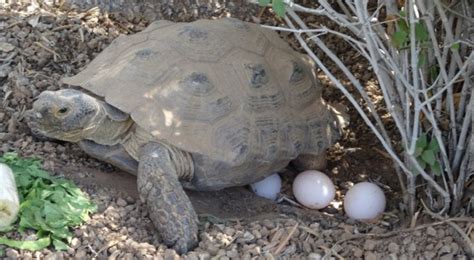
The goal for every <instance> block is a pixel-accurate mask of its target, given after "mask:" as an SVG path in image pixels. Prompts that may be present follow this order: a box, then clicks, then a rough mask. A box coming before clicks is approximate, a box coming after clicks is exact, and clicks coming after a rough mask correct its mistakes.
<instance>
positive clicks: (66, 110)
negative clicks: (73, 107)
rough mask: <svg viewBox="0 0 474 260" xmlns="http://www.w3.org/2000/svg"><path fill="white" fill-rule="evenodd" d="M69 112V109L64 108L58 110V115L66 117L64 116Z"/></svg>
mask: <svg viewBox="0 0 474 260" xmlns="http://www.w3.org/2000/svg"><path fill="white" fill-rule="evenodd" d="M68 111H69V109H68V108H67V107H62V108H60V109H58V111H57V114H58V115H64V114H66V113H67V112H68Z"/></svg>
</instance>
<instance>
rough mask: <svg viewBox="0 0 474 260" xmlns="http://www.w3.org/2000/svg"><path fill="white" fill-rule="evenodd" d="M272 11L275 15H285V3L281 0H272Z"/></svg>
mask: <svg viewBox="0 0 474 260" xmlns="http://www.w3.org/2000/svg"><path fill="white" fill-rule="evenodd" d="M272 8H273V11H275V13H276V15H278V16H279V17H283V16H285V11H286V10H285V3H284V2H283V0H273V2H272Z"/></svg>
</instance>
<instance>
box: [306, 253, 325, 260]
mask: <svg viewBox="0 0 474 260" xmlns="http://www.w3.org/2000/svg"><path fill="white" fill-rule="evenodd" d="M308 259H309V260H321V259H323V256H322V255H320V254H318V253H310V254H309V255H308Z"/></svg>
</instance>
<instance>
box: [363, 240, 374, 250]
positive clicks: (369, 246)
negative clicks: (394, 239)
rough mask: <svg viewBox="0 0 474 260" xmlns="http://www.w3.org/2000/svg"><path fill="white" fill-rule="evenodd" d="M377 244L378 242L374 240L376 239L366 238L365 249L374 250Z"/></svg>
mask: <svg viewBox="0 0 474 260" xmlns="http://www.w3.org/2000/svg"><path fill="white" fill-rule="evenodd" d="M376 245H377V242H376V241H374V240H370V239H369V240H366V241H365V243H364V249H365V250H370V251H372V250H374V249H375V246H376Z"/></svg>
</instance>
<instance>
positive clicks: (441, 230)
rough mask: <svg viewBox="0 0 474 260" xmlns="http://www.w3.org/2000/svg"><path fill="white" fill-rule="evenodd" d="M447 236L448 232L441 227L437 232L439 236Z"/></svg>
mask: <svg viewBox="0 0 474 260" xmlns="http://www.w3.org/2000/svg"><path fill="white" fill-rule="evenodd" d="M445 236H446V232H445V231H444V230H443V229H439V230H438V234H437V237H438V238H443V237H445Z"/></svg>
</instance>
